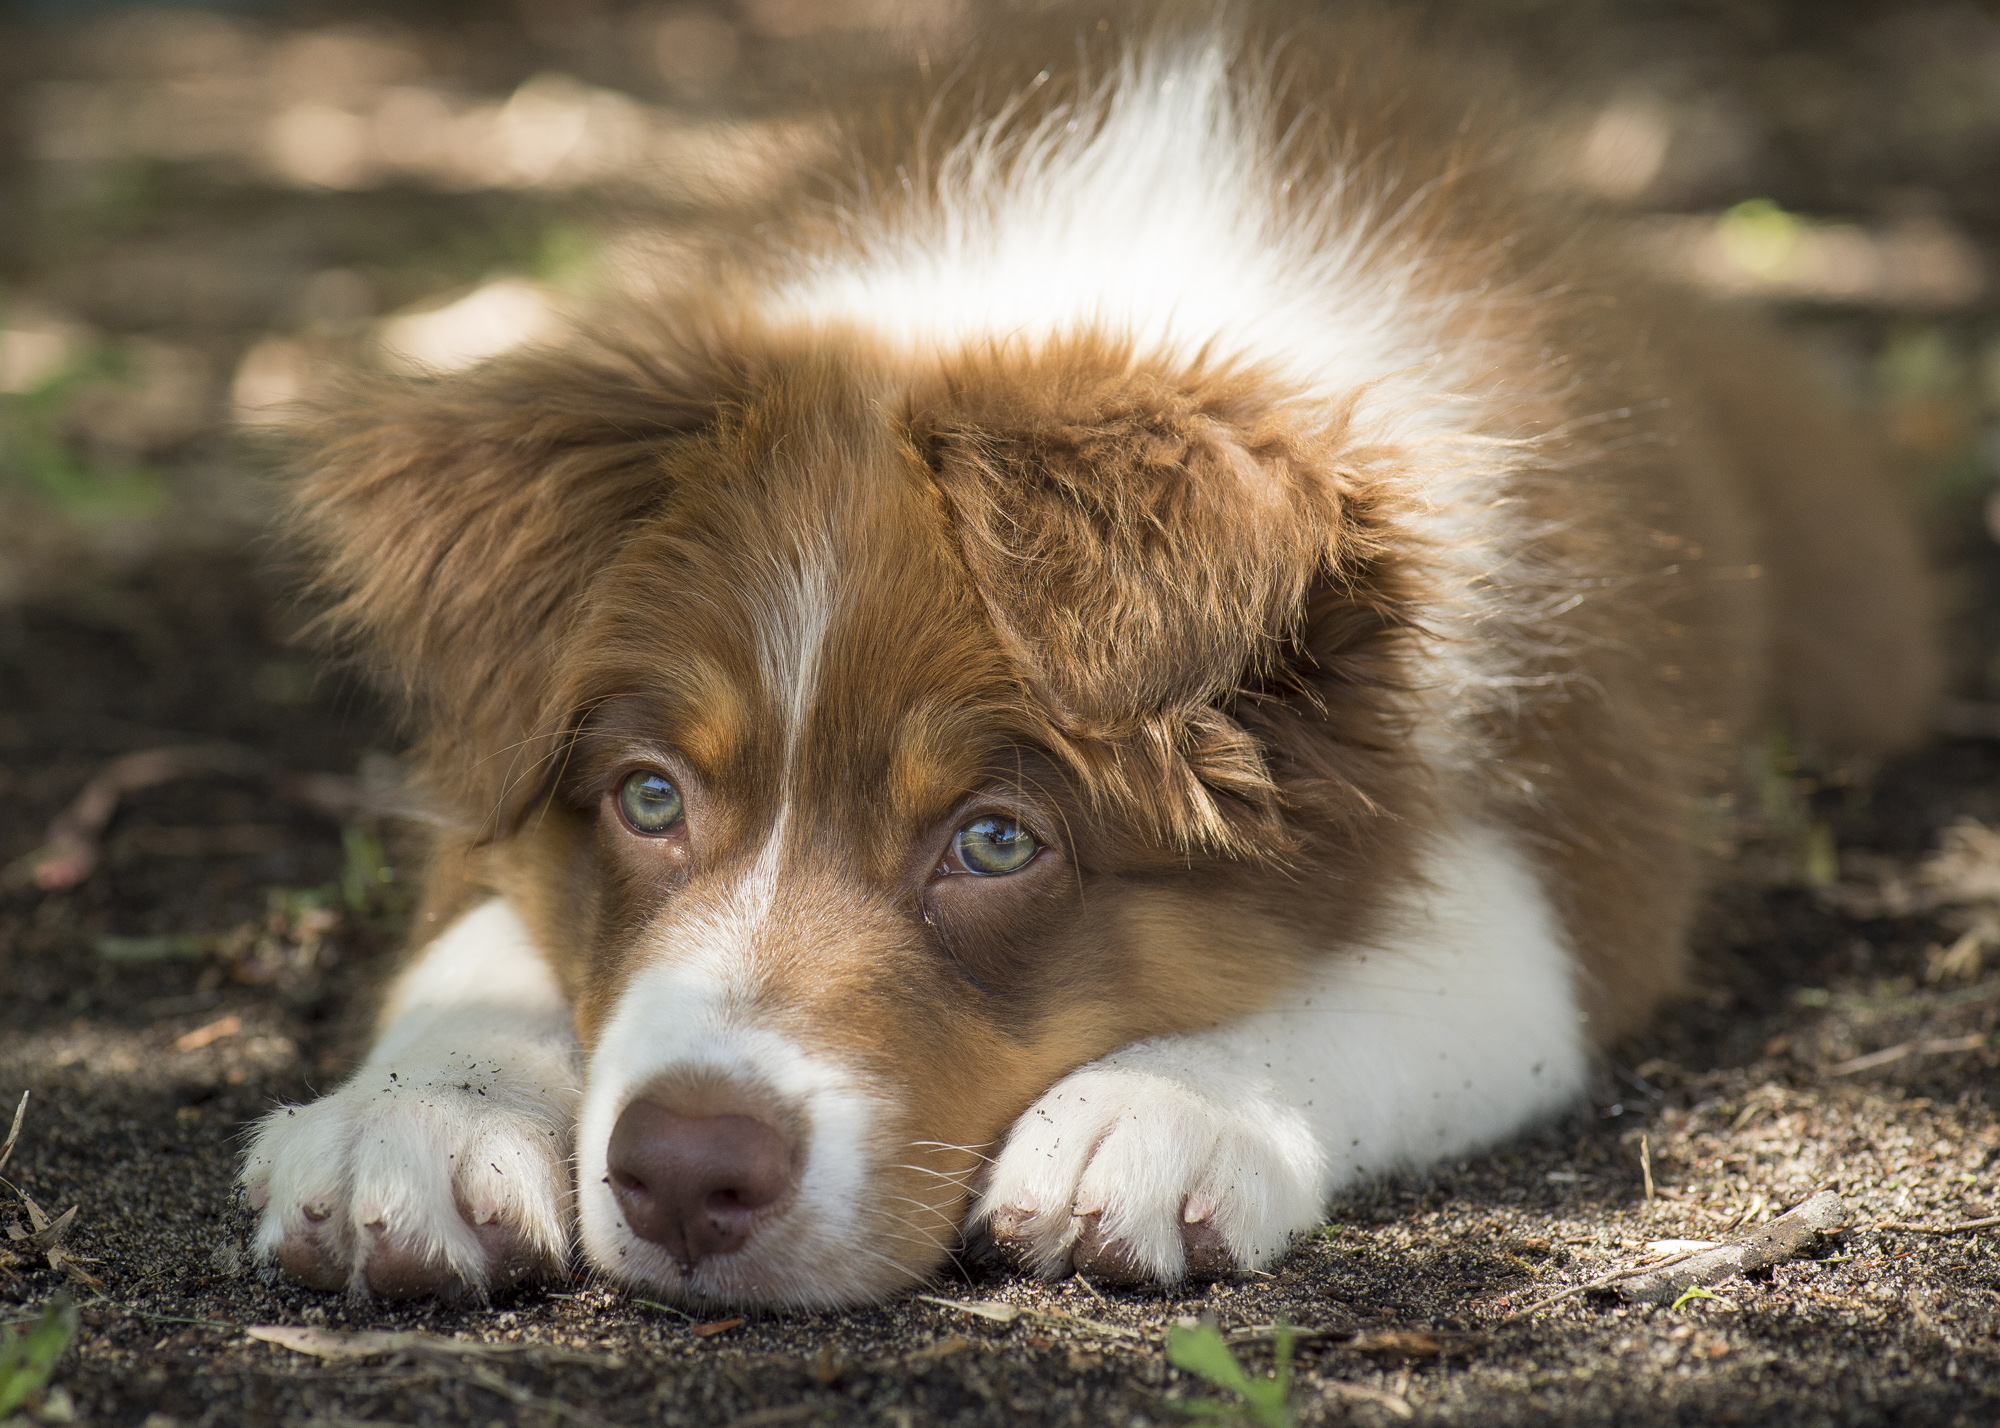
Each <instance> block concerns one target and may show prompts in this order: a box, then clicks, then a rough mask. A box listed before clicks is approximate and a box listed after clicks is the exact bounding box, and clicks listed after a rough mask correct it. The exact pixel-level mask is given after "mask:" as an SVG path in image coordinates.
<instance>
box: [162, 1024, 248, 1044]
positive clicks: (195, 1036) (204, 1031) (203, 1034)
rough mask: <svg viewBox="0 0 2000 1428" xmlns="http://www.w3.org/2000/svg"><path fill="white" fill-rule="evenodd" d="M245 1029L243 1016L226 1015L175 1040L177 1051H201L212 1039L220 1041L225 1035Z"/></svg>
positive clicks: (231, 1034)
mask: <svg viewBox="0 0 2000 1428" xmlns="http://www.w3.org/2000/svg"><path fill="white" fill-rule="evenodd" d="M241 1030H243V1018H242V1017H240V1016H226V1017H223V1018H222V1019H221V1020H220V1021H212V1022H210V1023H209V1024H208V1025H207V1026H198V1027H196V1028H195V1029H194V1030H193V1031H191V1032H189V1033H188V1034H187V1035H185V1036H182V1037H179V1038H177V1039H176V1040H175V1041H174V1050H176V1051H199V1050H201V1049H202V1047H204V1046H207V1045H208V1044H209V1043H210V1042H212V1041H220V1040H222V1038H223V1037H225V1036H234V1035H236V1033H237V1032H239V1031H241Z"/></svg>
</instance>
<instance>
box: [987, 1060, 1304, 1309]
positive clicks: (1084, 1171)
mask: <svg viewBox="0 0 2000 1428" xmlns="http://www.w3.org/2000/svg"><path fill="white" fill-rule="evenodd" d="M1325 1179H1326V1157H1325V1155H1324V1153H1323V1152H1322V1151H1321V1149H1320V1146H1319V1144H1318V1142H1317V1141H1316V1139H1315V1138H1314V1136H1313V1134H1312V1131H1311V1130H1310V1129H1309V1127H1308V1126H1307V1123H1306V1119H1305V1117H1304V1116H1303V1115H1302V1114H1301V1113H1300V1112H1299V1111H1297V1110H1295V1109H1293V1108H1292V1107H1289V1106H1286V1105H1283V1104H1281V1103H1279V1102H1278V1101H1277V1100H1276V1099H1275V1098H1274V1097H1273V1096H1272V1094H1271V1092H1270V1090H1269V1088H1268V1087H1264V1086H1260V1085H1259V1084H1258V1083H1257V1082H1256V1081H1254V1080H1253V1079H1251V1078H1249V1077H1247V1076H1242V1075H1239V1074H1236V1073H1234V1072H1233V1071H1231V1070H1230V1069H1229V1068H1227V1067H1222V1066H1217V1065H1216V1064H1214V1062H1213V1059H1212V1058H1210V1057H1208V1056H1205V1055H1203V1054H1202V1053H1201V1051H1200V1050H1198V1049H1197V1048H1195V1047H1193V1046H1191V1045H1190V1043H1189V1041H1188V1040H1187V1039H1185V1038H1178V1037H1164V1038H1159V1039H1157V1040H1154V1041H1150V1042H1143V1043H1140V1044H1139V1045H1137V1046H1133V1047H1128V1048H1127V1049H1126V1050H1124V1051H1121V1052H1117V1053H1115V1054H1113V1055H1111V1056H1108V1057H1106V1058H1104V1059H1103V1060H1101V1061H1097V1062H1093V1063H1092V1064H1091V1065H1088V1066H1085V1067H1083V1068H1082V1069H1081V1070H1078V1071H1075V1072H1073V1073H1071V1074H1070V1075H1069V1076H1067V1077H1065V1078H1064V1079H1063V1080H1061V1081H1059V1082H1057V1083H1056V1085H1055V1087H1054V1089H1052V1090H1050V1091H1049V1092H1048V1093H1047V1094H1046V1095H1044V1096H1043V1097H1042V1098H1041V1100H1039V1101H1037V1102H1036V1103H1035V1104H1034V1105H1033V1106H1032V1107H1030V1108H1029V1109H1028V1111H1027V1113H1026V1114H1025V1115H1023V1116H1022V1117H1021V1118H1020V1120H1018V1121H1016V1122H1015V1123H1014V1128H1013V1130H1012V1131H1010V1132H1009V1133H1008V1136H1007V1144H1006V1146H1005V1148H1004V1149H1003V1150H1002V1151H1001V1152H1000V1155H999V1157H998V1158H997V1159H996V1160H995V1161H994V1164H993V1169H992V1174H991V1178H990V1179H989V1181H988V1183H987V1188H986V1191H985V1193H984V1194H983V1195H982V1196H981V1197H980V1201H979V1204H978V1206H977V1207H976V1208H975V1210H974V1212H973V1222H974V1223H975V1224H977V1223H979V1222H980V1221H982V1220H984V1221H985V1223H986V1225H987V1228H988V1232H989V1233H990V1234H991V1235H992V1236H993V1239H994V1240H995V1242H996V1243H998V1244H999V1245H1000V1246H1001V1247H1002V1248H1004V1249H1007V1250H1009V1251H1011V1252H1012V1253H1013V1254H1015V1255H1016V1256H1017V1257H1018V1258H1019V1259H1021V1260H1022V1261H1023V1262H1024V1263H1025V1264H1026V1265H1027V1266H1028V1267H1029V1268H1031V1269H1033V1270H1034V1271H1035V1272H1036V1273H1038V1274H1041V1275H1043V1276H1045V1277H1049V1278H1056V1277H1060V1276H1062V1275H1065V1274H1068V1273H1071V1272H1072V1271H1080V1272H1082V1273H1083V1274H1085V1275H1086V1276H1088V1277H1090V1278H1093V1279H1101V1280H1104V1281H1106V1282H1109V1283H1127V1284H1129V1283H1142V1282H1146V1281H1158V1282H1172V1281H1174V1280H1177V1279H1181V1278H1184V1277H1190V1276H1192V1277H1194V1278H1206V1279H1214V1278H1218V1277H1220V1276H1222V1275H1225V1274H1229V1273H1231V1272H1232V1271H1234V1270H1238V1269H1255V1268H1257V1267H1258V1266H1260V1265H1262V1264H1265V1263H1268V1262H1269V1261H1270V1260H1271V1259H1273V1258H1274V1257H1276V1256H1277V1255H1278V1254H1279V1253H1280V1252H1281V1251H1283V1250H1284V1248H1285V1246H1286V1245H1287V1244H1289V1243H1290V1242H1291V1240H1292V1237H1293V1236H1294V1235H1297V1234H1300V1233H1302V1232H1303V1231H1306V1230H1309V1229H1311V1228H1312V1227H1313V1226H1314V1225H1315V1224H1317V1223H1318V1222H1319V1217H1320V1214H1321V1210H1322V1206H1323V1204H1324V1200H1325Z"/></svg>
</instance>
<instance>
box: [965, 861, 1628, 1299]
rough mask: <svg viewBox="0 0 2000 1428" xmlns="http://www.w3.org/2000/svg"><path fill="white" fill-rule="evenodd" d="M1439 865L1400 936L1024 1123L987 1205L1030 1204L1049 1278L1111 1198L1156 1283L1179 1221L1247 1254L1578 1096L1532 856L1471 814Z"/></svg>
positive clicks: (1086, 1071) (1118, 1221) (1250, 1259)
mask: <svg viewBox="0 0 2000 1428" xmlns="http://www.w3.org/2000/svg"><path fill="white" fill-rule="evenodd" d="M1427 872H1428V875H1429V879H1430V886H1429V889H1428V890H1427V891H1426V893H1424V894H1423V895H1420V896H1418V897H1415V898H1413V899H1412V902H1411V905H1410V906H1409V908H1408V909H1407V910H1406V914H1405V918H1404V920H1403V924H1402V926H1401V927H1400V929H1399V930H1398V931H1397V933H1396V934H1395V935H1394V936H1392V937H1389V938H1385V939H1383V942H1382V944H1381V945H1380V946H1379V947H1376V948H1374V949H1362V950H1359V951H1356V952H1353V953H1347V954H1342V955H1341V956H1339V957H1338V958H1337V959H1335V960H1332V961H1329V962H1327V963H1326V964H1324V965H1323V966H1322V967H1321V968H1320V969H1319V971H1318V972H1317V973H1316V974H1315V975H1314V976H1313V977H1312V978H1311V979H1310V981H1309V982H1308V983H1307V984H1306V985H1305V986H1303V987H1301V988H1299V989H1298V990H1297V991H1296V992H1294V993H1293V994H1292V995H1290V996H1289V997H1287V998H1286V999H1285V1001H1284V1002H1283V1003H1282V1004H1280V1005H1279V1006H1277V1007H1274V1008H1273V1009H1271V1010H1269V1011H1266V1012H1262V1013H1259V1014H1258V1015H1256V1016H1252V1017H1249V1018H1246V1019H1244V1020H1242V1021H1239V1022H1236V1023H1233V1024H1231V1025H1228V1026H1224V1027H1220V1028H1217V1029H1216V1030H1214V1031H1208V1032H1200V1033H1195V1034H1191V1035H1183V1036H1162V1037H1155V1038H1153V1039H1151V1040H1148V1041H1142V1042H1139V1043H1137V1044H1135V1045H1133V1046H1129V1047H1126V1048H1125V1049H1123V1050H1121V1051H1117V1052H1114V1053H1112V1054H1111V1055H1110V1056H1107V1057H1104V1058H1103V1059H1102V1060H1099V1061H1095V1062H1093V1063H1091V1064H1090V1065H1088V1066H1085V1067H1083V1068H1082V1069H1080V1070H1078V1071H1076V1072H1074V1073H1072V1074H1071V1075H1069V1076H1067V1077H1065V1078H1064V1079H1063V1080H1062V1081H1060V1082H1058V1083H1057V1084H1056V1086H1055V1087H1054V1088H1053V1089H1052V1090H1050V1091H1049V1092H1048V1093H1047V1094H1046V1095H1044V1096H1043V1097H1042V1098H1041V1099H1040V1100H1039V1101H1037V1102H1036V1103H1035V1105H1034V1106H1033V1107H1032V1108H1031V1109H1030V1110H1029V1111H1028V1113H1027V1114H1026V1115H1024V1116H1023V1117H1022V1118H1021V1119H1020V1120H1019V1121H1017V1122H1016V1123H1015V1126H1014V1128H1013V1130H1012V1131H1011V1132H1010V1134H1009V1136H1008V1139H1007V1143H1006V1146H1005V1148H1004V1149H1003V1150H1002V1152H1001V1154H1000V1155H999V1157H998V1158H997V1161H996V1163H995V1165H994V1170H993V1176H992V1179H991V1181H990V1183H989V1185H988V1188H987V1190H986V1193H985V1195H984V1196H983V1198H982V1199H981V1201H980V1204H979V1207H978V1209H977V1211H976V1212H975V1213H976V1214H977V1215H986V1214H990V1213H992V1212H994V1211H997V1210H1003V1209H1004V1210H1007V1211H1009V1212H1011V1217H1013V1218H1017V1219H1025V1220H1026V1228H1027V1232H1028V1234H1029V1238H1030V1243H1031V1245H1032V1250H1033V1257H1034V1259H1035V1262H1036V1264H1037V1267H1038V1268H1040V1269H1042V1270H1043V1271H1044V1272H1049V1273H1054V1272H1059V1271H1060V1270H1061V1268H1062V1266H1063V1264H1064V1263H1065V1262H1066V1257H1067V1255H1068V1252H1069V1248H1070V1246H1071V1244H1072V1243H1073V1242H1074V1241H1075V1239H1076V1237H1077V1235H1078V1233H1079V1230H1080V1228H1081V1226H1080V1225H1079V1223H1078V1221H1077V1220H1076V1219H1075V1216H1076V1215H1078V1214H1084V1213H1090V1212H1100V1213H1101V1216H1102V1232H1103V1233H1104V1235H1105V1236H1106V1237H1107V1238H1116V1239H1122V1240H1124V1241H1125V1242H1126V1243H1127V1244H1128V1245H1129V1246H1130V1247H1131V1249H1132V1251H1133V1254H1134V1258H1135V1259H1136V1261H1137V1262H1138V1263H1139V1264H1140V1265H1142V1266H1143V1267H1144V1268H1146V1269H1147V1270H1148V1271H1150V1272H1151V1273H1153V1274H1155V1275H1157V1276H1158V1277H1160V1278H1163V1279H1171V1278H1173V1277H1175V1276H1177V1275H1179V1274H1180V1273H1181V1271H1182V1269H1183V1266H1184V1262H1185V1256H1184V1252H1183V1249H1182V1242H1181V1234H1180V1231H1181V1225H1182V1222H1183V1219H1184V1217H1186V1216H1188V1215H1190V1214H1192V1215H1194V1216H1195V1217H1203V1216H1204V1215H1205V1214H1207V1213H1212V1217H1213V1219H1214V1221H1215V1224H1216V1227H1217V1228H1218V1229H1219V1230H1220V1231H1221V1232H1222V1235H1223V1238H1224V1240H1225V1242H1226V1243H1227V1244H1228V1245H1229V1247H1230V1248H1231V1249H1232V1250H1234V1251H1235V1253H1236V1255H1237V1258H1238V1260H1239V1262H1240V1263H1242V1264H1244V1265H1245V1266H1248V1267H1253V1268H1254V1267H1255V1266H1257V1265H1260V1264H1263V1263H1266V1262H1267V1261H1269V1260H1270V1259H1271V1258H1272V1256H1274V1255H1276V1254H1277V1253H1278V1252H1279V1251H1281V1250H1282V1249H1283V1248H1284V1247H1285V1245H1286V1244H1287V1243H1288V1242H1289V1241H1290V1239H1291V1237H1292V1236H1293V1235H1295V1234H1298V1233H1300V1232H1301V1231H1304V1230H1307V1229H1309V1228H1311V1227H1312V1226H1313V1225H1314V1224H1315V1223H1317V1222H1318V1220H1319V1217H1320V1216H1321V1214H1322V1213H1323V1212H1324V1208H1325V1205H1326V1202H1327V1199H1328V1197H1329V1196H1330V1195H1332V1194H1334V1193H1335V1192H1337V1191H1339V1190H1341V1189H1342V1188H1344V1187H1347V1186H1351V1185H1353V1184H1355V1183H1356V1182H1357V1181H1359V1180H1360V1179H1362V1178H1363V1177H1365V1176H1369V1175H1376V1174H1381V1173H1383V1172H1387V1171H1392V1170H1396V1169H1399V1168H1402V1167H1406V1166H1412V1165H1421V1164H1425V1163H1427V1162H1430V1161H1434V1160H1438V1159H1441V1158H1444V1157H1447V1156H1452V1155H1459V1154H1463V1153H1465V1152H1467V1151H1470V1150H1473V1149H1476V1148H1478V1147H1480V1146H1484V1145H1488V1144H1490V1143H1492V1142H1493V1141H1495V1140H1498V1139H1500V1138H1501V1137H1503V1136H1506V1135H1508V1134H1511V1133H1512V1132H1514V1131H1516V1130H1519V1129H1520V1128H1522V1127H1523V1126H1526V1125H1529V1124H1531V1123H1533V1122H1534V1121H1536V1120H1537V1119H1540V1118H1541V1117H1544V1116H1547V1115H1549V1114H1550V1113H1552V1112H1554V1111H1557V1110H1560V1109H1561V1108H1562V1107H1563V1106H1565V1105H1568V1104H1569V1103H1571V1102H1572V1101H1574V1100H1575V1099H1576V1097H1577V1096H1578V1095H1579V1094H1580V1093H1581V1091H1582V1089H1583V1086H1584V1083H1585V1078H1586V1075H1587V1071H1588V1064H1589V1057H1588V1052H1587V1049H1586V1045H1585V1039H1584V1037H1583V1035H1582V1032H1581V1026H1580V1011H1579V1008H1578V1004H1577V999H1576V995H1575V991H1574V989H1573V985H1572V975H1573V974H1572V971H1571V966H1570V957H1569V953H1568V950H1567V948H1566V947H1565V946H1564V939H1563V936H1562V934H1561V932H1560V931H1559V925H1558V923H1557V920H1556V918H1555V916H1554V913H1553V912H1552V910H1551V909H1550V907H1549V905H1548V899H1547V898H1546V896H1545V895H1544V894H1543V892H1542V889H1541V887H1540V885H1539V884H1538V883H1537V882H1536V880H1535V877H1534V875H1533V873H1532V872H1531V871H1530V870H1529V868H1528V867H1527V865H1526V863H1525V862H1524V860H1523V859H1522V857H1521V855H1520V854H1519V852H1518V851H1517V850H1515V849H1514V848H1513V847H1512V845H1511V844H1510V842H1509V841H1508V840H1507V839H1506V838H1505V837H1503V836H1502V835H1500V834H1498V833H1496V832H1493V831H1491V830H1489V829H1485V828H1480V827H1476V826H1472V827H1466V828H1463V829H1461V830H1460V831H1459V832H1458V833H1457V834H1456V835H1455V836H1454V837H1452V838H1450V839H1447V840H1445V841H1443V842H1441V843H1440V844H1439V845H1438V846H1437V847H1436V848H1435V849H1434V851H1433V853H1432V856H1431V858H1430V859H1429V865H1428V868H1427ZM1211 1207H1212V1212H1211ZM1027 1216H1032V1218H1027Z"/></svg>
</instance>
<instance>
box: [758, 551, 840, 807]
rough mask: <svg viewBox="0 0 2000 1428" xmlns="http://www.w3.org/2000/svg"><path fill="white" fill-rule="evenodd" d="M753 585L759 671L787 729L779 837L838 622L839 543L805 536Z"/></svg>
mask: <svg viewBox="0 0 2000 1428" xmlns="http://www.w3.org/2000/svg"><path fill="white" fill-rule="evenodd" d="M758 576H759V577H761V578H760V579H759V580H758V583H757V584H756V585H755V586H754V587H753V588H752V589H751V590H750V591H749V599H748V603H749V606H750V616H751V620H752V622H753V623H754V624H755V627H756V628H755V631H754V635H755V639H756V644H757V672H758V674H759V675H760V676H761V677H762V678H763V681H764V688H765V690H766V691H767V692H768V693H769V695H770V696H771V699H772V701H773V702H774V703H775V704H776V705H777V708H778V715H779V717H780V718H781V719H783V720H784V729H785V767H784V778H785V784H786V787H785V790H784V793H785V797H784V801H783V803H782V804H781V807H780V812H779V815H778V819H777V822H776V824H775V825H774V827H773V839H772V841H773V842H775V841H776V839H777V836H778V835H779V834H782V832H783V831H784V821H785V818H784V815H785V812H786V811H788V810H789V808H790V803H791V800H790V792H791V789H790V784H791V778H792V771H793V769H794V767H795V765H796V762H797V758H798V747H799V740H800V738H801V737H802V735H803V733H804V730H805V725H806V720H807V718H808V717H809V716H810V715H811V713H812V706H813V696H814V694H815V693H816V691H817V689H818V686H819V671H820V663H821V656H822V654H823V653H824V650H825V647H826V636H827V631H828V629H829V628H830V627H831V626H832V624H833V608H834V557H833V546H832V543H831V542H830V541H828V540H827V539H826V538H825V537H824V536H819V537H816V538H811V539H807V540H803V541H801V542H800V543H799V548H798V550H797V552H796V555H795V558H794V559H793V560H792V561H784V560H782V559H780V558H776V557H774V558H773V559H772V561H771V563H770V564H769V565H768V566H766V567H765V569H763V570H761V571H759V572H758Z"/></svg>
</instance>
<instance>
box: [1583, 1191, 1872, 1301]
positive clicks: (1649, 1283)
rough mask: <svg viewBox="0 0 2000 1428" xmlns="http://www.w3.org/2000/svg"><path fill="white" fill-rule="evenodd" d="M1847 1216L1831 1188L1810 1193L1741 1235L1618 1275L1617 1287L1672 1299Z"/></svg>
mask: <svg viewBox="0 0 2000 1428" xmlns="http://www.w3.org/2000/svg"><path fill="white" fill-rule="evenodd" d="M1846 1219H1847V1204H1846V1202H1845V1201H1843V1200H1842V1199H1841V1198H1840V1197H1839V1196H1838V1195H1836V1194H1834V1193H1833V1191H1831V1190H1821V1191H1820V1192H1818V1193H1817V1194H1815V1195H1810V1196H1808V1197H1807V1198H1806V1199H1805V1200H1804V1201H1803V1202H1802V1203H1800V1204H1798V1205H1796V1206H1794V1207H1793V1208H1792V1209H1790V1210H1788V1211H1786V1212H1785V1213H1784V1214H1782V1215H1780V1216H1778V1218H1777V1219H1775V1220H1771V1221H1768V1222H1767V1223H1765V1224H1762V1225H1759V1226H1758V1227H1757V1228H1756V1229H1755V1230H1753V1231H1751V1232H1750V1233H1749V1234H1747V1235H1745V1236H1744V1237H1743V1238H1742V1239H1739V1240H1733V1241H1731V1242H1730V1243H1728V1244H1723V1245H1717V1246H1716V1247H1715V1248H1714V1249H1708V1250H1696V1251H1695V1252H1694V1253H1692V1254H1690V1255H1688V1256H1687V1257H1686V1258H1685V1259H1683V1260H1682V1261H1681V1262H1680V1263H1678V1264H1675V1265H1673V1266H1671V1267H1669V1266H1665V1265H1660V1266H1655V1267H1654V1268H1651V1269H1645V1270H1641V1271H1639V1272H1638V1273H1636V1274H1631V1275H1626V1276H1622V1277H1621V1278H1620V1279H1619V1280H1618V1281H1617V1283H1616V1285H1615V1288H1616V1289H1617V1291H1618V1294H1619V1296H1620V1297H1621V1298H1624V1299H1628V1300H1632V1301H1635V1302H1639V1301H1643V1302H1649V1303H1656V1304H1668V1303H1672V1302H1673V1301H1674V1300H1675V1299H1678V1298H1679V1297H1680V1296H1681V1295H1682V1294H1683V1293H1685V1292H1686V1291H1687V1290H1689V1289H1692V1288H1695V1287H1696V1286H1698V1285H1704V1284H1713V1283H1715V1282H1716V1281H1717V1280H1719V1279H1727V1278H1728V1277H1729V1276H1731V1275H1733V1274H1746V1273H1748V1272H1750V1271H1751V1270H1756V1269H1763V1268H1765V1267H1767V1266H1769V1265H1774V1264H1777V1263H1779V1262H1780V1261H1781V1260H1787V1259H1790V1258H1791V1257H1792V1256H1793V1255H1795V1254H1797V1253H1798V1252H1799V1251H1800V1250H1802V1249H1804V1248H1805V1247H1806V1246H1807V1245H1809V1244H1811V1243H1812V1241H1813V1239H1814V1237H1815V1236H1817V1235H1818V1234H1819V1233H1820V1232H1821V1231H1823V1230H1830V1229H1832V1228H1834V1227H1835V1226H1836V1225H1838V1224H1840V1223H1841V1222H1843V1221H1844V1220H1846Z"/></svg>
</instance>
